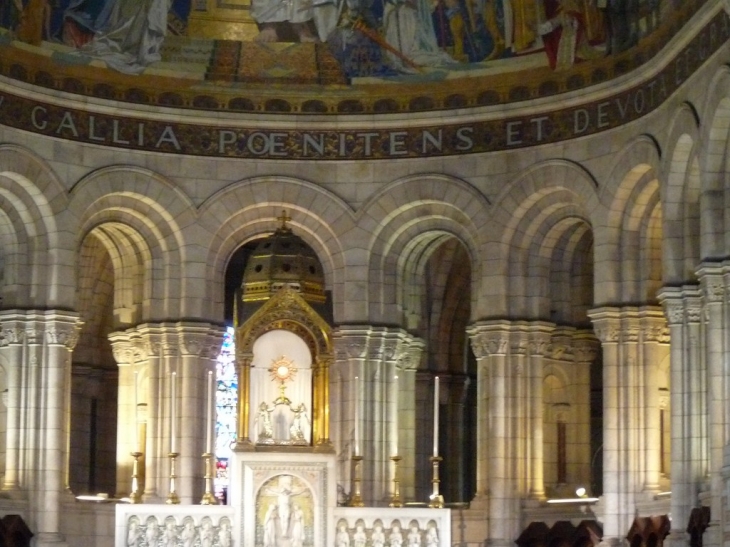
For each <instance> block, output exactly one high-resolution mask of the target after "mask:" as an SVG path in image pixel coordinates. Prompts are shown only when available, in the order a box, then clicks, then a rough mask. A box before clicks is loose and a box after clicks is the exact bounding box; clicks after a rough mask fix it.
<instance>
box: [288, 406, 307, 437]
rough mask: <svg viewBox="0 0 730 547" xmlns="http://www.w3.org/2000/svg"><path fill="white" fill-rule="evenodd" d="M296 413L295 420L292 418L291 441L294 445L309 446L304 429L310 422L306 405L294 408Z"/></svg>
mask: <svg viewBox="0 0 730 547" xmlns="http://www.w3.org/2000/svg"><path fill="white" fill-rule="evenodd" d="M292 411H293V412H294V418H292V422H291V426H290V427H289V440H290V441H291V443H292V444H307V439H306V437H305V436H304V428H305V427H306V426H307V424H308V422H309V418H308V417H307V407H306V406H304V403H301V404H300V405H299V406H296V407H294V408H292Z"/></svg>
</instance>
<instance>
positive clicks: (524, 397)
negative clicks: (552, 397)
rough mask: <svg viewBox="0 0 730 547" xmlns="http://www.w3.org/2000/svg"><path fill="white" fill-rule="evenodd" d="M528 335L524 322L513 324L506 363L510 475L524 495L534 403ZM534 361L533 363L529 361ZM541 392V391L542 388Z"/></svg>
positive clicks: (529, 469) (528, 482)
mask: <svg viewBox="0 0 730 547" xmlns="http://www.w3.org/2000/svg"><path fill="white" fill-rule="evenodd" d="M528 337H529V334H528V332H527V326H526V324H525V323H524V322H519V323H516V324H513V325H512V326H511V332H510V355H509V361H508V363H507V366H508V368H507V370H506V374H507V393H508V394H507V411H506V412H507V414H508V416H509V419H508V425H507V436H508V437H509V438H510V439H511V443H512V446H511V450H510V452H511V454H512V458H509V462H510V464H509V467H510V470H509V471H508V476H510V477H512V480H513V484H512V488H513V489H514V491H515V494H517V495H518V496H521V495H522V494H525V493H527V492H528V491H529V488H530V485H531V481H530V480H529V476H530V473H531V472H532V470H533V468H532V465H531V448H532V446H531V445H532V444H533V443H532V442H531V441H532V440H533V439H532V433H533V432H532V431H531V430H530V428H531V426H533V425H534V424H532V423H531V411H532V410H531V406H532V403H533V396H534V395H535V394H534V393H531V390H532V387H533V385H532V370H531V368H530V366H529V364H528V359H529V358H528V349H529V339H528ZM530 364H531V363H530ZM541 391H542V390H541Z"/></svg>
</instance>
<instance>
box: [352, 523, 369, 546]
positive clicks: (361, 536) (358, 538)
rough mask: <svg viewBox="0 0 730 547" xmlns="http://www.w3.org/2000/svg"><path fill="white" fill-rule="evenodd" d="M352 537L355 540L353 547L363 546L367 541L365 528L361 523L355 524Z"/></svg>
mask: <svg viewBox="0 0 730 547" xmlns="http://www.w3.org/2000/svg"><path fill="white" fill-rule="evenodd" d="M352 539H353V540H354V542H355V547H365V544H366V543H367V542H368V537H367V536H366V535H365V530H364V529H363V526H362V524H358V525H357V528H356V529H355V534H354V535H353V536H352Z"/></svg>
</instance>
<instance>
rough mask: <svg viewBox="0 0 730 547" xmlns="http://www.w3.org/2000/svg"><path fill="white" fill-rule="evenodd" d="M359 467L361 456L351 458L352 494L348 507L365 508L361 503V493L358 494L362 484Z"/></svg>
mask: <svg viewBox="0 0 730 547" xmlns="http://www.w3.org/2000/svg"><path fill="white" fill-rule="evenodd" d="M361 465H362V456H353V457H352V467H353V469H352V488H351V489H350V490H351V492H352V494H351V495H350V503H349V506H350V507H365V503H364V502H363V501H362V493H361V492H360V482H362V476H361V472H362V469H361Z"/></svg>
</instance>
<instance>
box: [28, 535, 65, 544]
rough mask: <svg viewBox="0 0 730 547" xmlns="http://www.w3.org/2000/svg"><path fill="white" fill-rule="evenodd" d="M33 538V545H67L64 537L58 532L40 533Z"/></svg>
mask: <svg viewBox="0 0 730 547" xmlns="http://www.w3.org/2000/svg"><path fill="white" fill-rule="evenodd" d="M34 539H35V543H34V545H35V547H68V543H66V539H65V538H64V537H63V536H62V535H61V534H58V533H41V534H38V535H37V536H35V538H34Z"/></svg>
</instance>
